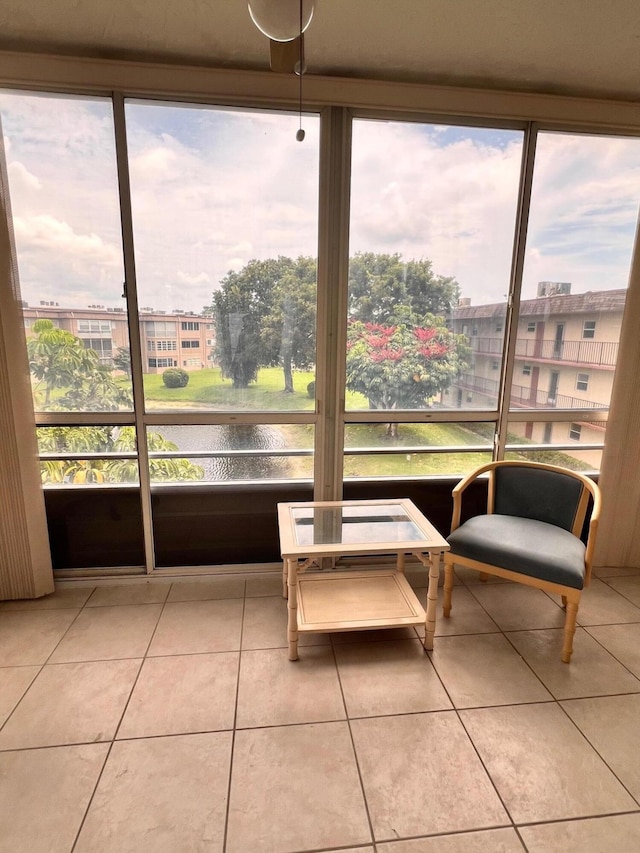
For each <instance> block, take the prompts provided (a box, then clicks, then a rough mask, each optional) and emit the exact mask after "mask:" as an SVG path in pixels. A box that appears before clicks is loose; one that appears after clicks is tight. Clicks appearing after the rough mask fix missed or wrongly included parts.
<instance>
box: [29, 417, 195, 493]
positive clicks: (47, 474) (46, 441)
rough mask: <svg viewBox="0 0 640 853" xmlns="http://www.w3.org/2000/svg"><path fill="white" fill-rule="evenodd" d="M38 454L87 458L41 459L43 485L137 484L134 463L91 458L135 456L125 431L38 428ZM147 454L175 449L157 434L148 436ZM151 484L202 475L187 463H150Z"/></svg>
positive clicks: (132, 433) (130, 432) (131, 438)
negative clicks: (109, 454) (58, 454)
mask: <svg viewBox="0 0 640 853" xmlns="http://www.w3.org/2000/svg"><path fill="white" fill-rule="evenodd" d="M37 435H38V445H39V448H40V452H41V453H60V454H62V453H70V454H79V453H87V454H91V455H90V456H88V458H87V459H43V460H41V462H40V467H41V475H42V482H43V483H72V484H74V485H86V484H88V483H98V484H101V483H137V482H138V462H137V459H135V458H131V459H109V458H108V457H107V458H95V457H94V456H93V454H99V453H104V454H108V453H118V452H120V453H122V452H125V453H126V452H135V450H136V435H135V429H134V427H131V426H125V427H85V426H83V427H66V426H65V427H40V428H39V429H38V430H37ZM147 442H148V447H149V450H150V451H174V450H177V449H178V448H177V446H176V445H175V444H174V443H173V442H171V441H168V440H167V439H165V438H164V437H163V436H162V435H160V433H157V432H151V431H150V432H148V433H147ZM149 472H150V476H151V479H152V481H158V480H163V481H171V480H176V481H184V480H201V479H202V477H203V476H204V471H203V469H202V468H201V467H200V466H199V465H193V464H192V463H191V462H189V461H188V460H187V459H151V460H150V462H149Z"/></svg>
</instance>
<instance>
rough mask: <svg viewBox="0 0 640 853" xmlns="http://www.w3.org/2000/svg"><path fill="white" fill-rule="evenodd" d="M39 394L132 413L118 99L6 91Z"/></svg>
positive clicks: (17, 229)
mask: <svg viewBox="0 0 640 853" xmlns="http://www.w3.org/2000/svg"><path fill="white" fill-rule="evenodd" d="M0 115H1V118H2V127H3V131H4V135H5V155H6V160H7V164H6V165H7V171H8V175H9V190H10V195H11V206H12V212H13V230H14V233H15V242H16V253H17V260H18V270H19V277H20V288H21V293H22V298H23V300H24V305H23V317H24V326H25V333H26V336H27V346H28V350H29V362H30V366H31V379H32V387H33V398H34V405H35V409H36V411H40V412H43V411H44V412H51V411H58V412H60V411H61V412H104V411H116V410H131V409H132V407H133V399H132V393H131V367H130V358H129V332H128V326H127V315H126V306H125V303H124V301H123V298H122V282H123V281H124V274H123V259H122V244H121V231H120V205H119V199H118V181H117V174H116V158H115V145H114V130H113V117H112V112H111V103H110V102H109V101H108V100H102V99H98V98H85V97H70V96H60V95H43V94H39V95H31V94H23V93H17V92H12V93H8V92H7V93H0Z"/></svg>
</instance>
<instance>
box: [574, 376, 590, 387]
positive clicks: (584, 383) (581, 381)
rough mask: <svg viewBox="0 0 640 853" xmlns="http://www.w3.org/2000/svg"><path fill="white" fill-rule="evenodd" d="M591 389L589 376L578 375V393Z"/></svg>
mask: <svg viewBox="0 0 640 853" xmlns="http://www.w3.org/2000/svg"><path fill="white" fill-rule="evenodd" d="M588 388H589V374H588V373H578V376H577V378H576V389H577V390H578V391H587V390H588Z"/></svg>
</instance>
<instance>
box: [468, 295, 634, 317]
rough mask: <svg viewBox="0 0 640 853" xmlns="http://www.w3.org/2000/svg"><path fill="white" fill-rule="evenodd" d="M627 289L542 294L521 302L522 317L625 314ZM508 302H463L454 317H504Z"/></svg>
mask: <svg viewBox="0 0 640 853" xmlns="http://www.w3.org/2000/svg"><path fill="white" fill-rule="evenodd" d="M626 295H627V291H626V289H624V288H621V289H619V290H595V291H592V290H588V291H587V292H586V293H570V294H566V295H556V296H538V297H537V298H536V299H523V300H522V302H521V303H520V316H521V317H548V316H550V315H551V314H554V315H556V314H594V313H596V312H598V313H599V312H602V311H611V312H618V313H620V314H621V313H622V311H623V310H624V303H625V298H626ZM505 309H506V302H494V303H493V304H491V305H463V306H459V307H458V308H454V310H453V313H452V317H453V319H454V320H472V319H474V318H476V317H485V318H486V317H489V318H490V317H504V314H505Z"/></svg>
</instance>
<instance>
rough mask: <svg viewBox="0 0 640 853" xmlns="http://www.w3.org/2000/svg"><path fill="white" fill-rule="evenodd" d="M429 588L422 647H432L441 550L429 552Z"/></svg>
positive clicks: (429, 648) (428, 648)
mask: <svg viewBox="0 0 640 853" xmlns="http://www.w3.org/2000/svg"><path fill="white" fill-rule="evenodd" d="M429 558H430V559H429V589H428V590H427V618H426V623H425V626H424V647H425V649H427V650H428V651H431V649H433V635H434V634H435V630H436V607H437V604H438V579H439V577H440V561H441V558H442V552H440V551H434V552H429Z"/></svg>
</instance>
